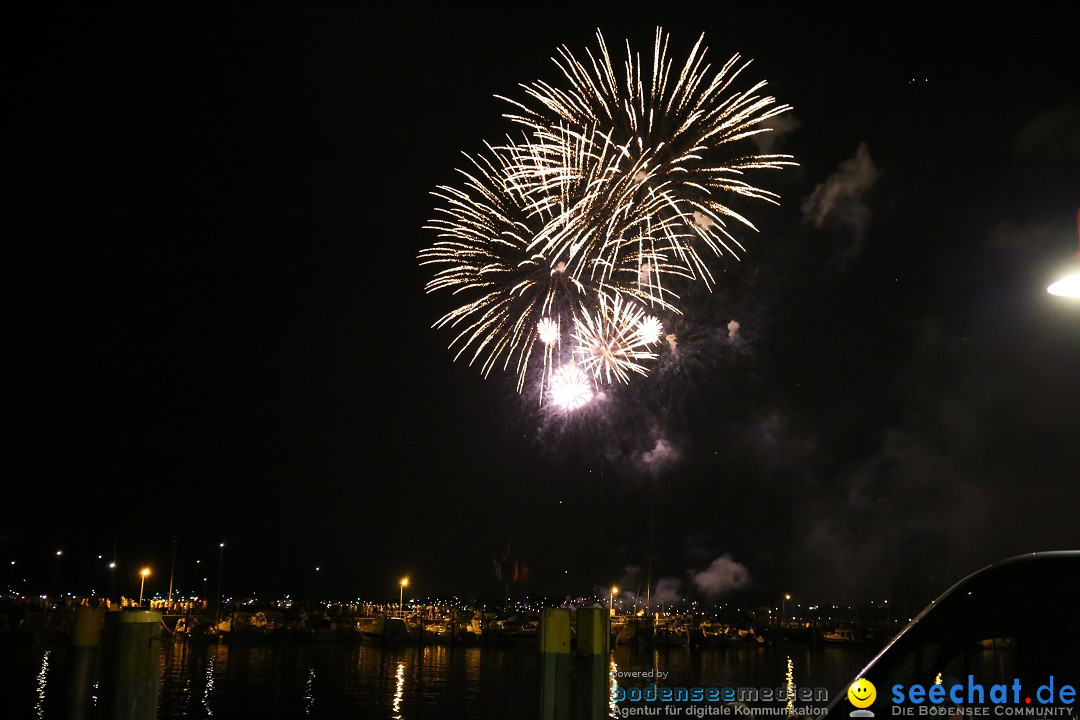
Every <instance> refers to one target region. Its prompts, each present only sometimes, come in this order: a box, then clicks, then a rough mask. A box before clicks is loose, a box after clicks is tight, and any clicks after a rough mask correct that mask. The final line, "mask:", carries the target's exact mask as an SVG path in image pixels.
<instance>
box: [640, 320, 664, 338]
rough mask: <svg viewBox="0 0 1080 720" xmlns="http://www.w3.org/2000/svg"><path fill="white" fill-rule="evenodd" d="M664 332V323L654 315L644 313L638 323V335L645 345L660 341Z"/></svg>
mask: <svg viewBox="0 0 1080 720" xmlns="http://www.w3.org/2000/svg"><path fill="white" fill-rule="evenodd" d="M663 334H664V324H663V323H661V322H660V318H658V317H656V316H655V315H646V316H645V317H643V318H641V322H640V323H638V337H639V338H641V342H643V343H645V344H646V345H653V344H655V343H657V342H659V341H660V337H661V336H662V335H663Z"/></svg>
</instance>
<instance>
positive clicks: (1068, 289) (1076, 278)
mask: <svg viewBox="0 0 1080 720" xmlns="http://www.w3.org/2000/svg"><path fill="white" fill-rule="evenodd" d="M1076 235H1077V242H1080V208H1077V210H1076ZM1076 260H1077V262H1080V251H1078V252H1077V253H1076ZM1046 292H1048V293H1050V294H1051V295H1060V296H1062V297H1070V298H1080V268H1077V269H1076V270H1074V271H1073V272H1072V273H1070V274H1069V275H1066V276H1065V277H1063V278H1061V279H1060V280H1058V281H1057V282H1056V283H1054V284H1053V285H1051V286H1050V287H1048V288H1046Z"/></svg>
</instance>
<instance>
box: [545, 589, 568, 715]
mask: <svg viewBox="0 0 1080 720" xmlns="http://www.w3.org/2000/svg"><path fill="white" fill-rule="evenodd" d="M572 660H573V657H572V656H571V655H570V611H569V610H566V609H564V608H545V609H544V610H542V611H541V612H540V720H562V719H563V718H569V717H571V716H570V677H571V674H572V670H573V663H572Z"/></svg>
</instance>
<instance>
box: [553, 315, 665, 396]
mask: <svg viewBox="0 0 1080 720" xmlns="http://www.w3.org/2000/svg"><path fill="white" fill-rule="evenodd" d="M598 300H599V302H598V303H597V310H596V312H588V311H586V310H585V309H582V312H581V313H580V314H579V315H577V316H575V317H574V333H573V339H574V341H575V342H576V343H577V346H576V347H575V348H574V355H575V356H577V357H578V358H579V361H580V363H581V366H582V368H583V369H584V370H585V372H587V373H589V374H591V375H592V376H593V377H594V378H596V379H597V380H598V381H599V380H603V381H604V382H607V383H610V382H612V381H613V380H618V381H620V382H623V383H627V382H630V373H631V372H634V373H637V374H639V375H648V372H649V371H648V369H647V368H646V367H645V365H643V364H642V363H643V362H644V361H648V360H655V359H656V353H654V352H652V351H651V350H649V347H648V344H647V343H645V342H642V338H641V334H640V332H639V328H640V327H641V321H642V318H644V316H645V311H644V310H642V309H641V308H639V307H637V306H635V305H634V304H633V303H631V302H629V301H627V300H626V299H625V298H623V296H622V295H620V294H618V293H616V294H615V295H613V296H611V297H608V296H607V295H600V296H599V299H598Z"/></svg>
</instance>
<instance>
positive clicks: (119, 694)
mask: <svg viewBox="0 0 1080 720" xmlns="http://www.w3.org/2000/svg"><path fill="white" fill-rule="evenodd" d="M160 672H161V613H160V612H157V611H155V610H121V611H120V612H111V613H108V614H107V615H106V616H105V631H104V633H102V638H101V671H100V677H101V712H102V714H101V715H100V716H99V717H100V718H103V720H155V719H156V718H157V709H158V708H157V705H158V677H159V673H160Z"/></svg>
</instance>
